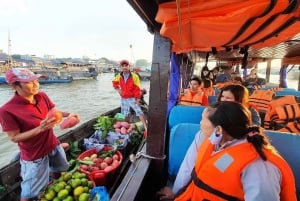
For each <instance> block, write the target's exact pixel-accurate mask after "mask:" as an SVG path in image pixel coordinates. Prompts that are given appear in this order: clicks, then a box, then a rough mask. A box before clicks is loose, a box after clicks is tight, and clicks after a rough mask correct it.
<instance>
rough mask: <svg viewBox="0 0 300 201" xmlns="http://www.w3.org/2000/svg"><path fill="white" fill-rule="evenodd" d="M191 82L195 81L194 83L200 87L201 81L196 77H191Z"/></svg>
mask: <svg viewBox="0 0 300 201" xmlns="http://www.w3.org/2000/svg"><path fill="white" fill-rule="evenodd" d="M191 81H196V82H198V84H199V85H200V84H201V82H202V81H201V79H200V78H198V77H192V79H191Z"/></svg>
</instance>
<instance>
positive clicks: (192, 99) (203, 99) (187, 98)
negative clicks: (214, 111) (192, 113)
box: [178, 77, 208, 106]
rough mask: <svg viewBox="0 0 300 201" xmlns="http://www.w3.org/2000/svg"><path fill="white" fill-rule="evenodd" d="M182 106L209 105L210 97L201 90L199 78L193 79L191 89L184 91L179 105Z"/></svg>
mask: <svg viewBox="0 0 300 201" xmlns="http://www.w3.org/2000/svg"><path fill="white" fill-rule="evenodd" d="M178 104H180V105H191V106H199V105H204V106H207V105H208V97H207V95H205V93H204V92H203V91H202V89H201V80H200V79H199V78H198V77H194V78H192V79H191V82H190V88H188V89H184V91H183V92H182V93H181V94H180V97H179V103H178Z"/></svg>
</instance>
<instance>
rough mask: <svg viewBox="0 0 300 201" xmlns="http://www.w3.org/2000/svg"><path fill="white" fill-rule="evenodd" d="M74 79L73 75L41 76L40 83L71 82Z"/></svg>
mask: <svg viewBox="0 0 300 201" xmlns="http://www.w3.org/2000/svg"><path fill="white" fill-rule="evenodd" d="M72 81H73V78H72V77H68V78H40V79H39V83H40V84H52V83H71V82H72Z"/></svg>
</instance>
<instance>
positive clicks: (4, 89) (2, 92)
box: [0, 73, 150, 167]
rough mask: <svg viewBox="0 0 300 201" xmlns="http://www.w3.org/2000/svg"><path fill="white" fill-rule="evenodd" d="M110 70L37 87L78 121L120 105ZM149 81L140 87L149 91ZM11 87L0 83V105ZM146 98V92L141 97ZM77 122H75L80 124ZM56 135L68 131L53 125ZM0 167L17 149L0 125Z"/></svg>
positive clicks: (9, 95)
mask: <svg viewBox="0 0 300 201" xmlns="http://www.w3.org/2000/svg"><path fill="white" fill-rule="evenodd" d="M113 78H114V74H113V73H103V74H101V75H99V76H98V78H97V80H76V81H73V82H71V83H64V84H43V85H40V91H44V92H46V93H47V94H48V95H49V97H50V98H51V100H52V101H53V102H54V103H55V104H56V107H57V108H58V109H60V110H62V111H66V112H73V113H77V114H79V115H80V119H81V122H80V124H82V123H84V122H86V121H88V120H89V119H91V118H94V117H97V116H100V114H102V113H103V112H106V111H108V110H110V109H113V108H116V107H119V106H120V97H119V95H118V94H117V93H116V92H115V90H114V89H113V88H112V82H111V81H112V79H113ZM149 86H150V84H149V81H142V82H141V87H142V88H145V89H147V91H148V92H149ZM13 93H14V91H13V89H12V88H10V87H9V86H7V85H5V84H0V105H3V104H4V103H5V102H7V101H8V100H9V99H10V98H11V97H12V96H13ZM148 99H149V97H148V94H146V96H145V100H146V101H147V100H148ZM80 124H79V125H80ZM54 131H55V134H56V135H57V136H60V135H61V134H63V133H65V132H67V131H68V129H67V130H63V131H62V130H60V129H59V128H58V127H55V129H54ZM0 142H1V144H0V167H2V166H4V165H7V164H8V163H9V162H10V160H11V159H12V158H13V157H14V156H15V154H16V153H17V152H18V146H17V144H15V143H12V142H11V141H9V139H8V137H7V135H6V134H4V133H3V132H2V129H1V128H0Z"/></svg>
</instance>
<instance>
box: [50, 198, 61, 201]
mask: <svg viewBox="0 0 300 201" xmlns="http://www.w3.org/2000/svg"><path fill="white" fill-rule="evenodd" d="M52 201H61V199H59V198H58V197H55V198H54V199H53V200H52Z"/></svg>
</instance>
